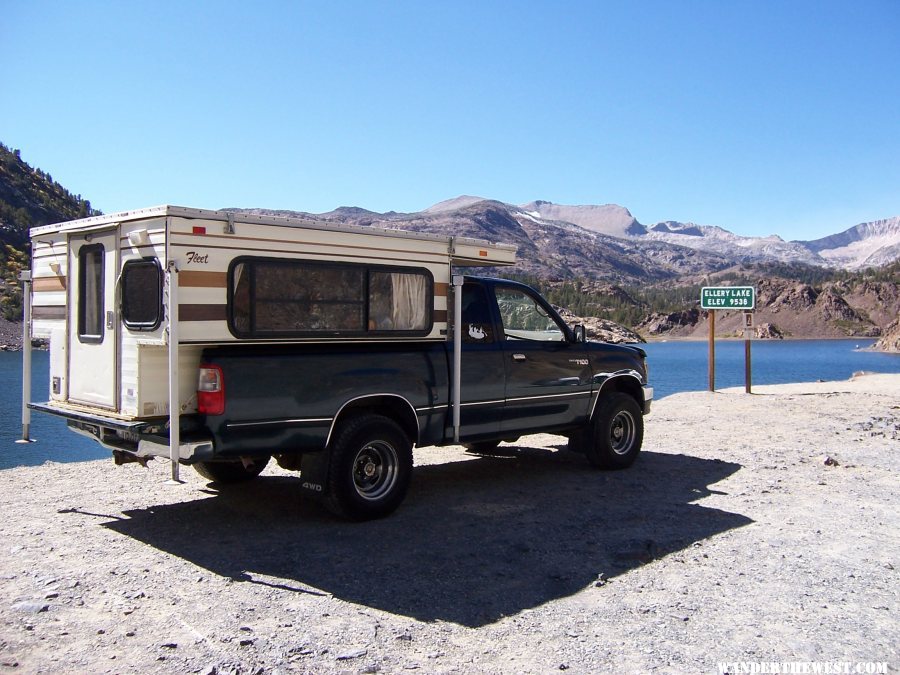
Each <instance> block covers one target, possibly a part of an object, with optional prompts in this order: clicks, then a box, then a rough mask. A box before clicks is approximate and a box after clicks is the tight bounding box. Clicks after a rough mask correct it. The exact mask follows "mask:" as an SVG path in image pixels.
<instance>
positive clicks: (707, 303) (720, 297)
mask: <svg viewBox="0 0 900 675" xmlns="http://www.w3.org/2000/svg"><path fill="white" fill-rule="evenodd" d="M754 307H756V289H755V288H753V286H704V287H703V288H701V289H700V309H743V310H750V309H753V308H754Z"/></svg>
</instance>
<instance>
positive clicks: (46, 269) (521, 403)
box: [23, 206, 652, 519]
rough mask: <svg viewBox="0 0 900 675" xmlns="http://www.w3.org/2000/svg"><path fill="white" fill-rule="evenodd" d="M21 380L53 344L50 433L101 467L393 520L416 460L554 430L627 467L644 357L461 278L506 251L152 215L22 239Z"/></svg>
mask: <svg viewBox="0 0 900 675" xmlns="http://www.w3.org/2000/svg"><path fill="white" fill-rule="evenodd" d="M31 242H32V268H31V270H30V272H26V273H25V274H24V275H23V281H24V282H25V286H26V289H25V290H26V292H25V296H26V303H25V305H26V319H25V321H24V325H25V332H26V335H25V337H26V341H25V342H26V349H25V358H26V364H27V363H28V362H29V361H30V352H29V349H30V340H31V337H44V338H48V339H49V341H50V394H49V400H48V401H46V402H42V403H32V402H31V401H30V388H31V387H30V379H29V378H30V368H25V370H24V372H25V375H24V377H25V382H23V384H24V385H25V386H23V396H24V400H23V436H25V437H26V438H27V436H28V433H29V431H28V427H29V423H30V410H31V409H34V410H39V411H42V412H46V413H50V414H53V415H58V416H61V417H63V418H65V419H66V421H67V424H68V426H69V427H70V428H71V429H72V430H73V431H76V432H78V433H80V434H83V435H86V436H89V437H90V438H92V439H94V440H96V441H97V442H99V443H101V444H102V445H104V446H106V447H108V448H109V449H110V450H111V451H112V453H113V456H114V458H115V460H116V462H117V463H127V462H133V461H136V462H141V463H146V462H147V461H148V460H149V459H150V458H152V457H164V458H167V459H168V460H169V461H170V462H171V479H172V480H173V481H179V467H180V466H181V465H193V466H194V467H195V468H196V470H197V471H198V472H199V473H200V474H201V475H203V476H204V477H206V478H207V479H209V480H211V481H214V482H217V483H238V482H242V481H246V480H250V479H252V478H255V477H256V476H257V475H259V473H260V472H261V471H262V470H263V469H264V467H265V466H266V464H267V463H268V462H269V461H270V460H271V459H272V458H274V459H275V460H276V461H277V462H278V464H279V465H280V466H282V467H284V468H287V469H294V470H299V471H300V476H301V480H300V485H301V487H302V488H303V489H304V490H306V491H307V492H309V493H310V494H313V495H316V496H318V497H321V498H322V499H324V501H325V503H326V505H327V506H328V507H329V508H330V509H331V510H332V511H334V512H336V513H338V514H341V515H344V516H346V517H349V518H354V519H366V518H373V517H379V516H383V515H386V514H387V513H390V512H391V511H393V510H394V509H395V508H396V507H397V506H398V505H399V504H400V503H401V502H402V500H403V498H404V496H405V494H406V490H407V487H408V484H409V481H410V477H411V474H412V449H413V447H414V446H416V445H446V444H451V443H466V444H467V445H468V446H470V447H472V448H475V449H480V450H486V449H490V448H492V447H494V446H496V444H497V443H499V442H500V441H502V440H511V439H515V438H517V437H518V436H520V435H522V434H525V433H534V432H537V431H555V432H558V433H563V434H565V435H567V436H569V438H570V442H569V445H570V447H571V448H572V449H573V450H576V451H579V452H583V453H584V454H585V455H586V456H587V457H588V459H589V460H590V462H591V463H592V464H595V465H597V466H602V467H609V468H622V467H625V466H628V465H630V464H631V463H632V462H633V461H634V459H635V457H636V456H637V453H638V452H639V451H640V446H641V438H642V433H643V421H642V415H643V414H644V413H646V412H647V411H648V410H649V405H650V401H651V399H652V388H650V387H649V386H648V382H647V370H646V363H645V354H644V353H643V352H642V351H641V350H639V349H637V348H633V347H626V346H617V345H608V344H600V343H589V342H586V341H585V338H584V330H583V328H582V327H580V326H576V327H569V326H567V325H566V324H565V323H564V322H563V321H562V320H561V319H560V318H559V316H558V314H557V313H556V312H555V311H554V310H553V308H552V307H551V306H550V305H549V304H548V303H547V302H546V301H545V300H544V299H543V298H541V297H540V295H538V294H537V292H536V291H534V290H533V289H531V288H529V287H527V286H524V285H522V284H517V283H514V282H509V281H503V280H499V279H486V278H482V277H464V276H462V275H460V274H458V268H467V267H483V266H509V265H513V264H514V263H515V253H516V249H515V247H514V246H510V245H506V244H498V243H490V242H486V241H481V240H475V239H467V238H462V237H447V236H437V235H431V234H421V233H415V232H407V231H402V230H386V229H376V228H369V227H356V226H347V225H343V224H336V223H330V222H324V221H317V220H307V219H298V218H279V217H270V216H258V215H248V214H245V213H233V212H230V211H211V210H203V209H192V208H184V207H177V206H159V207H153V208H147V209H140V210H135V211H126V212H122V213H116V214H111V215H104V216H97V217H92V218H86V219H82V220H75V221H71V222H66V223H59V224H55V225H47V226H42V227H37V228H34V229H32V230H31Z"/></svg>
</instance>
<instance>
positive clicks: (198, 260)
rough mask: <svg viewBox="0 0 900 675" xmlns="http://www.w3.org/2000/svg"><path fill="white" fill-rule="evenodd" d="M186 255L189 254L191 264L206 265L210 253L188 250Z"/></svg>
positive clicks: (188, 258) (188, 259)
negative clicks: (201, 253)
mask: <svg viewBox="0 0 900 675" xmlns="http://www.w3.org/2000/svg"><path fill="white" fill-rule="evenodd" d="M185 255H187V261H188V264H189V265H190V264H194V265H206V264H208V263H209V253H205V254H203V255H200V254H199V253H197V252H196V251H188V252H187V253H186V254H185Z"/></svg>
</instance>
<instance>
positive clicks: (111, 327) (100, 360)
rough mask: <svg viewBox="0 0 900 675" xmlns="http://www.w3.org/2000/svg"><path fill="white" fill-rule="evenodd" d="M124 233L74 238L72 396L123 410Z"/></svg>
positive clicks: (71, 256) (71, 263) (71, 254)
mask: <svg viewBox="0 0 900 675" xmlns="http://www.w3.org/2000/svg"><path fill="white" fill-rule="evenodd" d="M117 270H118V231H117V230H105V231H102V232H89V233H86V234H75V235H71V236H70V237H69V279H70V283H69V302H68V305H69V330H68V333H69V345H68V346H69V349H68V356H69V359H68V361H69V363H68V367H69V400H70V401H71V402H73V403H82V404H86V405H91V406H99V407H102V408H108V409H110V410H116V409H117V397H116V351H117V350H116V325H117V321H116V308H115V289H116V273H117Z"/></svg>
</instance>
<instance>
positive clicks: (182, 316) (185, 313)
mask: <svg viewBox="0 0 900 675" xmlns="http://www.w3.org/2000/svg"><path fill="white" fill-rule="evenodd" d="M225 310H226V305H186V304H184V303H179V304H178V320H179V321H224V320H225V319H226V317H227V313H226V311H225Z"/></svg>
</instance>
